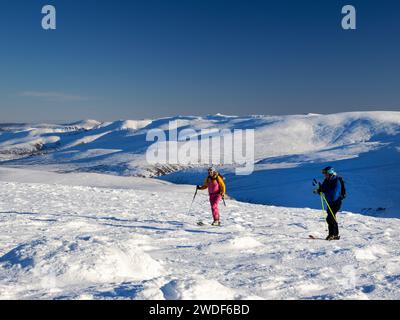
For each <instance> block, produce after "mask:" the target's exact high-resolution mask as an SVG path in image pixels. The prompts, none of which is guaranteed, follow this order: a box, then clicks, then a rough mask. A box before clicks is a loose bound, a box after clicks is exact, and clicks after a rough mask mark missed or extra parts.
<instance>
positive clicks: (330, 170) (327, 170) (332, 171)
mask: <svg viewBox="0 0 400 320" xmlns="http://www.w3.org/2000/svg"><path fill="white" fill-rule="evenodd" d="M322 173H323V174H330V175H334V174H336V171H335V169H334V168H332V167H326V168H324V169H322Z"/></svg>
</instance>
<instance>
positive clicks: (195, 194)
mask: <svg viewBox="0 0 400 320" xmlns="http://www.w3.org/2000/svg"><path fill="white" fill-rule="evenodd" d="M198 190H199V189H197V187H196V192H195V193H194V196H193V200H192V203H191V204H190V208H189V211H188V213H187V214H189V213H190V211H191V210H192V206H193V203H194V199H196V196H197V191H198Z"/></svg>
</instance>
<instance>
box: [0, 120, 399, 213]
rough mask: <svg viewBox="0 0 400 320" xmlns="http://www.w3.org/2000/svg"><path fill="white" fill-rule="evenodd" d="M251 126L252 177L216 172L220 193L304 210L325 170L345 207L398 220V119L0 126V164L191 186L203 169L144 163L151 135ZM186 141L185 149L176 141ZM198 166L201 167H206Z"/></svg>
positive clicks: (226, 169)
mask: <svg viewBox="0 0 400 320" xmlns="http://www.w3.org/2000/svg"><path fill="white" fill-rule="evenodd" d="M170 121H177V127H178V130H179V131H181V130H183V129H194V130H196V131H197V132H199V130H201V129H220V130H221V129H229V130H234V129H254V130H255V172H254V173H253V174H252V175H250V176H236V175H234V174H233V169H234V168H233V167H232V166H222V167H220V169H221V170H222V172H223V173H224V175H225V176H226V177H227V182H228V193H229V194H230V195H231V196H232V197H234V198H235V199H237V200H241V201H247V202H252V203H259V204H270V205H276V206H287V207H312V208H315V209H317V208H318V207H319V205H320V203H319V200H318V199H317V198H315V197H314V196H313V195H312V193H311V190H312V186H311V181H312V179H313V178H319V179H321V177H320V171H321V168H322V167H325V166H327V165H328V164H329V165H333V166H335V167H336V168H337V170H338V171H339V173H340V174H341V175H343V176H344V178H345V180H346V182H347V186H348V194H349V197H348V199H347V200H346V202H345V210H349V211H352V212H360V213H364V214H367V215H372V216H380V217H399V216H400V212H399V210H398V208H399V207H400V189H399V188H398V187H397V185H398V181H399V179H400V167H399V166H398V164H399V162H400V161H399V160H400V158H399V155H400V153H399V152H400V112H351V113H340V114H332V115H317V114H308V115H293V116H246V117H236V116H225V115H220V114H218V115H215V116H206V117H182V116H181V117H171V118H162V119H155V120H140V121H133V120H130V121H129V120H127V121H122V120H121V121H115V122H110V123H99V122H96V121H94V120H90V121H83V122H78V123H74V124H66V125H46V124H45V125H2V126H0V128H2V130H3V131H0V160H3V162H0V163H1V164H3V165H5V166H19V167H28V166H29V168H32V169H40V170H46V171H55V172H98V173H109V174H114V175H121V176H145V177H149V176H150V177H151V176H158V175H163V174H166V173H172V174H168V175H166V176H163V177H162V179H165V180H167V181H170V182H174V183H183V184H199V183H201V182H202V181H203V178H204V168H203V167H202V168H200V169H199V168H198V166H191V165H189V166H184V165H170V166H152V165H149V164H148V163H147V162H146V159H145V152H146V150H147V149H148V147H149V146H150V145H152V142H148V141H146V139H145V137H146V134H147V133H148V131H149V130H151V129H161V130H168V125H169V122H170ZM181 143H184V142H181ZM204 165H206V164H204Z"/></svg>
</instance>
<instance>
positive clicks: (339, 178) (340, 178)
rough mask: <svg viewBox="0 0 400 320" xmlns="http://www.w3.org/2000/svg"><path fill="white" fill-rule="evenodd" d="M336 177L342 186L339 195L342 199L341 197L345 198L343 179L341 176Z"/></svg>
mask: <svg viewBox="0 0 400 320" xmlns="http://www.w3.org/2000/svg"><path fill="white" fill-rule="evenodd" d="M337 178H338V180H339V181H340V185H341V186H342V187H341V191H340V197H341V198H342V200H343V199H345V198H346V186H345V184H344V180H343V178H342V177H337Z"/></svg>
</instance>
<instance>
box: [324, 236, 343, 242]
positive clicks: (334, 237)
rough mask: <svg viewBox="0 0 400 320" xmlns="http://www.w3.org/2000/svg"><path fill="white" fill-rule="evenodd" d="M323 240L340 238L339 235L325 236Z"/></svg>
mask: <svg viewBox="0 0 400 320" xmlns="http://www.w3.org/2000/svg"><path fill="white" fill-rule="evenodd" d="M325 240H328V241H332V240H340V236H327V237H326V239H325Z"/></svg>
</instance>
